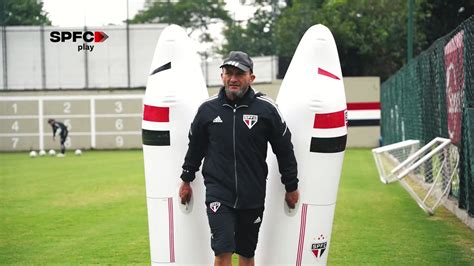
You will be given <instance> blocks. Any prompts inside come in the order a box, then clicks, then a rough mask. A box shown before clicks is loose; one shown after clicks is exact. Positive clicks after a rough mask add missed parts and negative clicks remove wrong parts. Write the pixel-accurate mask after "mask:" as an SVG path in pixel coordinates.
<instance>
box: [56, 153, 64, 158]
mask: <svg viewBox="0 0 474 266" xmlns="http://www.w3.org/2000/svg"><path fill="white" fill-rule="evenodd" d="M64 156H66V155H64V154H62V153H58V155H56V157H64Z"/></svg>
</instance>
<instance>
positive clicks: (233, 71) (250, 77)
mask: <svg viewBox="0 0 474 266" xmlns="http://www.w3.org/2000/svg"><path fill="white" fill-rule="evenodd" d="M221 78H222V82H223V83H224V87H225V92H226V95H227V97H229V98H230V99H231V100H234V99H235V98H241V97H242V96H244V94H245V93H246V92H247V90H248V88H249V86H250V85H251V84H252V82H253V81H254V79H255V75H254V74H252V73H250V71H242V70H241V69H239V68H237V67H233V66H224V67H223V68H222V73H221Z"/></svg>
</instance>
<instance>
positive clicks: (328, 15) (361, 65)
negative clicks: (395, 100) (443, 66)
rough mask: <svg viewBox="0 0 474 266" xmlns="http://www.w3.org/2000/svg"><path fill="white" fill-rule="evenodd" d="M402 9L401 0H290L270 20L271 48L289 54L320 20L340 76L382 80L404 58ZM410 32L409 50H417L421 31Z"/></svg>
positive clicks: (404, 38) (404, 17) (419, 14)
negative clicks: (326, 30)
mask: <svg viewBox="0 0 474 266" xmlns="http://www.w3.org/2000/svg"><path fill="white" fill-rule="evenodd" d="M422 1H424V0H419V1H416V6H419V3H420V2H422ZM406 13H407V12H406V1H388V0H360V1H349V0H325V1H324V0H320V1H309V0H299V1H298V0H293V1H292V5H291V6H289V7H287V8H286V9H284V10H283V11H282V14H281V16H280V17H279V18H278V19H277V21H276V36H277V37H276V43H277V53H278V55H279V56H280V59H281V58H282V57H283V60H285V58H287V59H288V58H291V57H292V56H293V53H294V51H295V50H296V47H297V45H298V42H299V40H300V39H301V37H302V36H303V34H304V32H305V31H306V30H307V29H308V28H309V27H310V26H312V25H314V24H319V23H320V24H324V25H326V26H327V27H328V28H329V29H330V30H331V32H332V33H333V35H334V38H335V40H336V43H337V46H338V52H339V58H340V60H341V66H342V71H343V74H344V75H345V76H359V75H363V76H366V75H375V76H380V77H381V78H382V80H384V79H386V78H388V77H389V76H390V75H391V74H392V73H394V72H395V71H396V70H398V69H399V68H400V67H401V66H402V65H403V64H404V63H405V62H406V32H407V30H406V18H407V16H406ZM424 15H425V14H424V13H422V12H418V13H417V17H423V16H424ZM415 32H416V35H415V44H417V46H416V47H414V50H415V52H417V51H418V52H419V51H420V50H421V44H423V43H425V37H424V34H423V33H422V32H421V31H418V30H417V28H415ZM287 61H289V60H287Z"/></svg>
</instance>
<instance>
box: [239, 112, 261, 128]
mask: <svg viewBox="0 0 474 266" xmlns="http://www.w3.org/2000/svg"><path fill="white" fill-rule="evenodd" d="M243 118H244V123H245V125H247V127H248V128H249V129H251V128H252V127H253V126H255V124H257V121H258V115H244V117H243Z"/></svg>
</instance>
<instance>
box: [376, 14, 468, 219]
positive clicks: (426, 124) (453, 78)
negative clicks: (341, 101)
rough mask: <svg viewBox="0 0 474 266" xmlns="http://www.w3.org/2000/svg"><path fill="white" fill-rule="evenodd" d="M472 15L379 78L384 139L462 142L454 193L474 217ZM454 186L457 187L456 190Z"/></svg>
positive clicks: (457, 144)
mask: <svg viewBox="0 0 474 266" xmlns="http://www.w3.org/2000/svg"><path fill="white" fill-rule="evenodd" d="M473 48H474V16H471V17H470V18H469V19H467V20H466V21H464V22H463V23H462V24H461V25H459V26H458V27H457V28H456V29H455V30H454V31H453V32H451V33H449V34H448V35H446V36H444V37H442V38H440V39H438V40H437V41H436V42H435V43H433V45H432V46H431V47H430V48H428V49H427V50H426V51H424V52H423V53H421V54H420V55H419V56H418V57H416V58H415V59H413V60H412V61H411V62H410V63H409V64H407V65H406V66H405V67H403V68H402V69H400V71H399V72H397V73H396V74H395V75H393V76H392V77H391V78H390V79H388V80H387V81H385V82H384V83H383V84H382V89H381V103H382V123H381V127H382V128H381V129H382V136H383V142H384V144H390V143H395V142H398V141H402V140H406V139H417V140H420V141H421V143H422V144H425V143H428V142H429V141H430V140H431V139H433V138H435V137H444V138H450V139H451V141H452V143H453V144H455V145H456V146H458V147H459V148H460V155H461V161H460V180H459V187H458V188H455V187H454V186H453V187H454V188H453V189H454V190H453V192H452V196H455V197H457V198H458V199H459V207H460V208H462V209H466V210H467V213H468V214H469V215H470V216H472V217H474V159H473V158H474V134H473V132H474V88H473V86H474V79H473V77H474V76H473V70H474V68H473V65H472V62H473ZM457 189H458V190H457Z"/></svg>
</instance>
